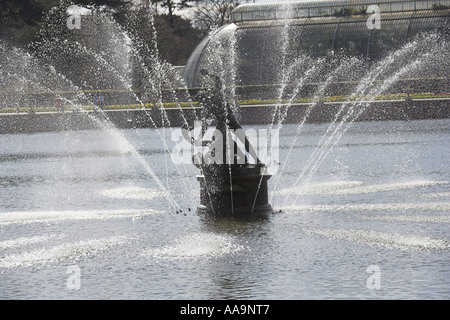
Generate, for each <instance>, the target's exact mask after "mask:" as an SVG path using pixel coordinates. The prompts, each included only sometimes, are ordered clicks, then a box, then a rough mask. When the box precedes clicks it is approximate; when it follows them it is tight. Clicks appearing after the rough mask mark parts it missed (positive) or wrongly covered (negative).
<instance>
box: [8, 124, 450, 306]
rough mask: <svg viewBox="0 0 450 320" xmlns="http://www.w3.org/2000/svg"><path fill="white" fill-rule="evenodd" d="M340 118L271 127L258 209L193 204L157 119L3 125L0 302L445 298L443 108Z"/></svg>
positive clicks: (448, 172)
mask: <svg viewBox="0 0 450 320" xmlns="http://www.w3.org/2000/svg"><path fill="white" fill-rule="evenodd" d="M344 127H346V125H345V126H343V127H342V128H344ZM253 128H266V127H264V126H261V127H253ZM342 128H341V129H339V130H338V131H337V132H336V134H334V135H328V136H324V134H325V133H327V132H329V133H331V132H333V127H329V124H327V123H324V124H305V125H304V126H303V127H302V128H301V131H300V134H297V132H298V128H297V125H295V124H289V125H284V126H283V127H282V128H281V129H280V131H279V134H280V137H279V146H280V148H279V160H280V162H281V165H280V168H279V170H278V172H277V173H276V174H275V175H274V176H273V177H272V178H271V179H270V180H269V190H270V194H269V196H270V198H271V204H272V206H273V207H274V209H275V211H276V213H274V214H272V215H270V216H269V217H268V218H267V219H238V218H223V219H211V218H208V217H203V216H199V215H197V213H196V210H195V208H196V206H197V205H198V204H199V184H198V181H197V180H196V178H195V176H196V175H197V174H199V172H198V171H199V170H198V169H197V168H196V167H195V166H194V165H192V164H184V165H183V164H181V165H174V164H173V162H172V160H171V158H170V154H168V153H167V152H165V151H167V150H171V149H172V148H173V146H174V144H175V142H173V141H171V139H170V134H171V129H169V128H166V129H159V130H156V129H134V130H133V129H129V130H91V131H67V132H49V133H37V134H5V135H0V199H1V206H0V288H1V290H0V298H1V299H448V298H450V269H449V267H448V266H449V263H450V255H449V253H450V160H449V159H450V120H449V119H444V120H420V121H386V122H383V121H380V122H355V123H353V124H351V125H350V126H349V127H348V128H347V130H346V132H345V134H343V135H342V137H340V134H339V133H340V132H343V131H342ZM338 138H340V139H338ZM294 139H295V140H294ZM327 139H330V140H329V141H330V143H329V144H328V145H327V146H325V147H324V148H321V147H320V146H319V145H321V144H322V143H324V142H325V141H328V140H327ZM293 141H295V143H294V144H293ZM288 154H289V158H288V159H286V156H287V155H288ZM315 155H316V156H317V158H314V157H315ZM310 159H317V160H314V161H309V160H310ZM155 177H156V179H158V183H157V182H156V180H155ZM161 185H163V186H165V188H167V190H169V191H170V193H171V196H172V197H173V199H174V200H175V201H176V202H177V204H179V206H180V208H182V212H180V211H179V210H178V209H177V208H174V207H173V206H172V205H171V204H170V202H169V201H168V199H167V197H166V194H165V193H164V192H163V191H162V189H161V187H160V186H161ZM279 211H281V212H279Z"/></svg>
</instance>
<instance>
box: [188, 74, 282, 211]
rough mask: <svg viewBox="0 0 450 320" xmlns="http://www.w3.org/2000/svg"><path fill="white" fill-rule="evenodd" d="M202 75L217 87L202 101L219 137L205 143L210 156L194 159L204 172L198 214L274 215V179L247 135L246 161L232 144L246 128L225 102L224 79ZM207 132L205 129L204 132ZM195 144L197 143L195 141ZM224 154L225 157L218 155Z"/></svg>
mask: <svg viewBox="0 0 450 320" xmlns="http://www.w3.org/2000/svg"><path fill="white" fill-rule="evenodd" d="M202 74H203V75H205V76H208V77H210V78H212V80H213V82H214V86H213V87H212V88H209V89H208V90H207V92H206V93H205V94H203V97H201V98H200V100H201V103H202V105H203V117H202V121H203V122H206V121H207V118H208V117H209V116H213V117H214V118H215V120H216V130H215V133H216V134H215V135H214V137H213V139H212V140H211V141H203V142H202V147H204V149H206V154H205V153H204V154H203V155H199V154H196V155H194V157H193V162H194V164H196V165H197V167H198V168H199V169H200V171H201V174H199V175H197V180H198V181H199V183H200V205H199V206H198V209H197V210H198V212H199V213H200V214H212V215H216V216H230V215H233V216H249V215H255V216H260V215H262V216H264V215H267V214H270V213H272V212H273V209H272V206H271V205H270V204H269V202H268V187H267V181H268V180H269V179H270V177H271V175H270V174H269V173H268V172H267V166H266V165H265V164H264V163H262V162H261V160H260V159H259V158H258V155H257V154H256V151H255V149H254V146H253V145H252V144H251V143H250V141H249V139H248V137H247V136H246V135H245V133H244V134H243V135H240V139H241V141H240V142H241V143H242V144H243V146H244V148H245V155H244V156H243V157H242V156H241V154H240V152H239V150H238V148H239V147H238V145H237V141H234V140H231V141H230V139H229V133H230V130H233V131H236V130H240V132H243V131H242V127H241V125H240V123H239V121H238V120H237V119H236V116H235V114H234V112H233V110H232V109H231V107H230V105H229V104H228V102H227V101H225V100H224V99H223V96H222V94H221V90H222V86H223V83H222V80H221V78H220V77H219V76H217V75H212V74H210V73H209V72H208V71H207V70H206V69H203V70H202ZM205 129H206V128H205V127H204V128H202V130H203V132H204V131H205ZM202 135H203V133H202ZM191 142H193V143H195V142H194V140H191ZM217 146H219V148H217ZM220 151H222V152H221V155H222V157H220V155H219V154H218V153H220ZM211 157H212V158H214V160H213V161H211ZM216 160H218V161H216ZM225 160H227V161H225ZM252 160H253V161H252Z"/></svg>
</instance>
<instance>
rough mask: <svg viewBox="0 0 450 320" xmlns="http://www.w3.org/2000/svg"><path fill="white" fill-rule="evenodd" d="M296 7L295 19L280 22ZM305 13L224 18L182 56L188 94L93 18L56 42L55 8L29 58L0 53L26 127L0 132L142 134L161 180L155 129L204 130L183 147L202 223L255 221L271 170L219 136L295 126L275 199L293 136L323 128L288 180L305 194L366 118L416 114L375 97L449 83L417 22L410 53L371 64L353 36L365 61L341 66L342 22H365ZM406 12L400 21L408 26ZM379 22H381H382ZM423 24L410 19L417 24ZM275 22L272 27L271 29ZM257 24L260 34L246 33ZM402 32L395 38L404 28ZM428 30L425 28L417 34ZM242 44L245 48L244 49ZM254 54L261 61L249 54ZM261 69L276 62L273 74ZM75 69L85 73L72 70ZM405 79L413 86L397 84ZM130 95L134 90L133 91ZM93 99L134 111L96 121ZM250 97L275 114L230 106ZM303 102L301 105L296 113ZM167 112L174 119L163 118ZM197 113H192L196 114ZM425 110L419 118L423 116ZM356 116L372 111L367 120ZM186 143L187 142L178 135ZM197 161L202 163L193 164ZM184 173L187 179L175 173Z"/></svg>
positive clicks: (166, 69) (154, 54)
mask: <svg viewBox="0 0 450 320" xmlns="http://www.w3.org/2000/svg"><path fill="white" fill-rule="evenodd" d="M305 3H306V2H305ZM295 5H298V6H299V7H298V8H297V7H295V8H296V9H295V10H294V11H292V10H290V9H293V8H294V7H292V6H295ZM315 5H317V6H320V4H317V3H316V2H314V1H312V2H308V3H306V4H298V3H295V4H289V6H288V7H285V6H282V5H276V6H272V5H263V7H262V8H263V9H264V10H263V11H261V12H263V13H264V14H263V16H262V17H260V16H259V17H257V16H255V15H256V14H257V13H255V12H256V11H258V10H257V9H258V8H256V7H255V6H252V5H244V6H241V7H239V8H238V9H236V10H235V12H234V22H235V23H233V24H230V25H228V26H225V27H223V28H221V29H218V30H216V31H214V32H212V33H211V35H210V36H208V37H207V38H206V39H205V40H204V42H203V43H202V44H200V45H199V47H198V48H197V49H196V50H195V52H194V53H193V54H192V57H191V59H190V60H189V62H188V64H187V66H186V69H185V72H184V78H185V80H186V82H187V83H186V85H185V87H182V88H181V89H180V82H183V79H179V78H177V77H176V76H175V72H174V69H173V68H172V67H171V66H170V65H168V64H167V63H165V62H164V61H162V60H161V59H160V58H159V57H158V50H157V46H156V41H155V39H154V38H155V37H156V36H154V37H153V41H152V42H151V43H145V42H144V41H142V39H140V38H139V35H137V34H132V33H130V32H129V31H126V30H124V29H123V28H121V27H120V26H119V25H118V24H117V23H116V22H115V21H114V20H113V19H112V18H111V16H109V15H107V14H106V13H102V12H95V11H94V12H91V13H89V14H87V16H83V17H82V18H83V19H82V20H81V22H82V25H83V28H81V30H79V31H77V30H70V32H72V33H70V36H67V34H66V33H67V32H68V30H66V26H65V25H64V24H62V25H61V24H58V23H60V22H61V21H66V20H65V19H64V18H65V17H66V12H65V11H64V10H65V8H61V9H60V10H59V11H55V12H56V13H57V14H58V16H57V18H58V19H55V21H52V20H51V19H50V21H51V23H48V26H49V27H48V29H46V30H43V33H42V34H43V39H42V40H41V42H40V43H38V44H36V48H37V49H38V50H37V52H38V53H39V54H38V55H37V57H33V56H31V55H30V54H28V53H25V52H22V51H21V50H19V49H14V50H9V49H7V47H6V45H0V52H2V55H4V56H6V57H7V58H6V60H5V63H4V65H2V66H1V68H3V69H0V71H1V72H2V75H4V76H3V77H2V80H0V85H2V86H4V87H5V88H6V89H7V90H5V92H7V94H6V95H3V96H1V97H0V98H1V101H0V102H1V104H2V105H3V104H5V105H8V106H10V107H13V110H14V111H15V110H17V113H23V111H24V110H23V107H24V106H23V104H25V103H26V104H27V105H28V106H30V107H29V108H30V112H28V114H26V115H24V114H22V115H14V116H12V115H8V117H9V118H11V119H13V120H16V119H25V120H24V121H23V122H19V121H17V122H14V121H11V122H10V123H9V124H8V125H6V126H4V127H3V126H2V127H1V128H0V130H5V132H33V131H40V130H42V131H45V130H46V129H48V130H81V129H92V128H94V129H98V128H100V129H101V130H111V131H112V132H117V131H119V130H117V129H118V128H137V127H152V128H154V129H155V130H156V136H157V137H158V138H159V140H160V142H161V143H162V144H163V149H164V155H165V173H166V180H167V179H168V176H169V166H170V159H169V154H170V146H169V144H168V140H167V138H166V128H169V129H170V130H172V128H173V127H177V126H180V125H182V126H183V127H184V128H189V127H190V125H191V124H190V121H193V120H196V121H201V122H202V125H201V127H202V129H201V133H200V135H201V136H203V135H204V134H205V133H206V131H207V126H208V123H212V122H211V121H215V129H216V130H215V134H214V136H213V139H212V140H210V141H203V140H202V139H199V140H200V141H201V142H200V144H198V141H197V140H196V139H194V141H193V145H194V149H198V150H197V151H199V150H200V153H199V154H197V156H196V158H194V164H195V165H196V166H197V167H198V168H199V169H200V175H198V176H197V180H198V183H199V184H200V206H199V207H198V211H199V212H200V213H208V214H209V213H210V214H212V215H237V216H240V215H259V214H263V215H266V214H267V213H271V212H272V211H273V208H272V206H271V204H270V203H269V202H272V199H273V196H272V198H271V200H270V201H269V188H268V180H269V179H270V178H271V176H272V175H273V174H272V173H271V172H269V170H268V167H267V165H270V164H268V163H265V159H260V158H259V157H258V155H257V154H256V151H255V147H256V146H255V145H254V143H251V142H250V140H251V139H249V138H248V137H247V136H246V135H245V134H237V135H235V138H237V139H235V140H233V139H229V137H230V132H232V131H233V132H243V129H242V125H247V124H268V125H269V127H270V128H272V127H276V128H277V129H281V128H282V127H283V125H285V124H288V123H295V124H297V125H298V126H297V128H296V131H295V138H294V140H293V142H292V145H291V146H290V149H289V152H288V154H287V156H286V159H285V161H282V168H281V171H280V172H279V173H278V174H277V177H276V181H275V184H274V187H273V189H274V190H276V189H277V187H278V184H279V182H280V180H281V177H282V176H283V175H284V173H285V171H286V170H288V167H287V161H288V160H289V157H290V156H291V153H292V149H293V148H294V146H295V144H296V143H297V141H298V138H299V137H300V136H301V131H302V127H303V124H305V123H306V122H308V121H310V122H329V123H330V125H329V127H328V129H327V130H326V132H325V133H324V135H323V137H322V139H321V140H320V141H319V144H318V145H317V147H316V149H315V150H314V152H313V154H312V155H311V156H310V159H309V160H308V161H307V163H306V164H305V167H304V168H303V170H301V171H300V173H299V174H298V175H297V176H296V179H295V180H294V181H295V182H294V184H295V185H298V184H300V183H302V182H303V183H304V184H307V182H308V181H309V179H310V178H311V177H312V176H313V175H314V173H315V172H316V171H317V168H318V167H319V166H320V165H321V163H322V162H323V160H324V159H325V158H326V156H327V154H328V153H329V152H330V150H331V149H332V148H333V147H334V146H335V145H337V144H338V142H339V140H340V138H341V137H342V136H343V135H344V134H345V132H346V130H347V129H348V126H349V125H350V124H351V123H352V122H353V121H356V120H358V119H366V120H367V119H369V120H373V117H374V116H373V114H374V113H375V114H376V116H377V117H381V116H382V115H383V114H384V113H386V114H389V112H392V110H393V109H394V110H399V111H397V113H398V114H400V115H401V116H404V114H405V110H412V111H414V110H415V109H416V103H418V102H417V100H414V99H412V98H411V96H410V93H409V92H408V95H407V97H406V101H405V104H403V103H402V104H397V105H396V106H400V107H399V109H395V108H394V107H392V106H391V105H388V107H387V108H386V107H384V109H381V110H382V112H378V111H379V109H377V108H376V107H374V105H375V103H374V102H376V100H377V98H378V96H380V95H383V94H385V95H387V94H388V93H390V92H389V90H397V92H398V90H402V89H403V85H404V83H407V84H409V85H411V86H412V87H413V88H412V89H411V90H410V91H411V92H416V91H417V90H428V89H429V88H430V85H431V86H435V87H436V88H439V90H440V91H441V92H444V91H445V88H446V81H448V77H447V78H445V75H444V76H442V74H443V73H444V74H445V72H446V70H448V69H446V68H445V67H443V68H439V67H437V66H438V65H439V63H441V62H437V61H441V60H439V59H440V58H441V57H442V52H445V50H446V49H445V48H446V47H447V46H448V44H447V41H446V38H445V32H444V36H442V35H440V34H438V33H434V31H433V32H431V33H429V34H425V35H423V36H419V37H416V38H414V37H413V36H417V35H416V33H418V28H417V26H416V24H417V23H418V22H417V21H418V20H417V21H416V20H415V19H416V18H415V16H412V15H411V16H410V20H411V21H410V24H411V25H410V27H408V28H407V32H408V35H409V37H410V42H409V43H406V44H405V42H404V40H401V41H400V42H401V43H400V44H401V45H402V46H403V47H402V46H400V44H399V41H397V42H396V43H395V44H396V46H395V50H393V53H391V54H390V55H384V56H383V58H381V59H378V60H376V59H375V58H376V57H379V56H380V54H381V53H380V52H381V51H380V50H381V49H380V48H378V49H377V50H375V49H376V43H377V42H376V41H378V40H379V39H378V37H379V36H380V35H379V34H378V30H375V31H372V30H371V31H370V33H369V35H368V36H367V35H366V34H365V33H364V32H362V31H361V30H360V31H361V32H362V33H363V34H364V36H365V37H366V36H367V37H368V42H367V43H368V45H367V46H364V45H362V42H361V43H358V46H357V49H358V50H359V51H361V50H362V51H364V48H365V49H367V50H366V51H365V52H364V53H365V54H364V55H363V56H362V57H360V56H357V55H356V56H352V57H348V55H341V53H336V52H334V51H333V50H335V49H336V46H337V45H338V44H339V43H341V42H342V43H347V42H345V41H349V42H348V43H347V44H349V46H350V44H351V43H352V41H353V39H351V37H347V31H348V30H347V28H350V25H351V24H350V22H349V21H347V20H351V21H354V20H355V19H356V20H355V21H357V23H358V25H359V24H361V25H364V26H365V20H366V18H367V17H365V16H364V15H362V14H358V15H355V17H351V18H349V17H348V16H347V15H346V14H343V16H342V17H340V16H339V19H338V18H337V16H338V14H337V13H333V12H331V11H330V10H331V9H330V8H328V7H327V8H326V10H328V11H327V12H328V13H327V14H325V13H323V12H322V13H320V12H321V11H320V12H319V11H314V10H315V9H317V8H316V7H314V6H315ZM304 6H309V7H311V6H312V7H311V8H309V7H308V10H309V11H308V12H309V13H308V14H309V15H308V17H306V16H304V15H303V14H304V13H305V12H306V11H304V10H306V9H304ZM305 8H306V7H305ZM297 9H298V10H297ZM313 9H314V10H313ZM447 11H448V9H445V10H438V11H436V12H433V13H434V14H435V15H436V16H437V17H439V19H438V20H439V21H438V22H439V23H441V22H442V21H444V20H445V19H446V17H445V14H446V13H447ZM258 12H259V11H258ZM274 12H275V13H276V14H275V15H274V14H273V13H274ZM312 12H315V13H314V14H315V16H314V14H313V15H311V14H312ZM405 12H406V11H405ZM405 12H402V13H401V15H402V16H403V15H407V13H405ZM56 13H54V14H56ZM389 14H390V13H389V12H388V13H386V18H388V17H389ZM408 14H409V13H408ZM423 14H424V13H423V12H420V14H419V13H418V15H420V16H422V15H423ZM297 15H298V16H297ZM425 16H426V15H425ZM250 17H251V18H250ZM276 17H282V18H281V19H280V20H277V18H276ZM353 18H354V19H353ZM302 19H306V20H305V21H303V20H302ZM424 19H425V18H424ZM443 19H444V20H443ZM256 20H258V21H260V20H261V21H262V22H261V23H260V24H257V25H255V27H251V26H253V25H254V24H255V21H256ZM310 20H311V21H310ZM312 20H314V21H316V20H317V21H316V22H317V25H320V24H321V23H324V25H326V26H327V28H326V29H327V32H328V33H327V34H328V36H330V37H331V38H332V41H331V42H330V43H328V42H327V44H328V45H329V46H328V47H327V46H324V45H322V44H321V43H320V41H319V42H318V43H314V41H312V38H311V30H312V29H311V28H313V29H314V28H318V27H317V25H316V23H312V22H313V21H312ZM322 20H323V21H322ZM403 20H404V19H403V18H402V22H401V28H403V27H405V24H404V21H403ZM441 20H442V21H441ZM352 23H353V22H352ZM329 26H334V27H333V28H329ZM432 26H434V25H433V24H432V23H431V22H430V21H428V20H426V27H427V30H428V29H430V28H431V27H432ZM250 27H251V28H250ZM310 29H311V30H310ZM261 30H263V31H264V32H261ZM314 30H315V29H314ZM330 30H331V31H333V32H330ZM345 30H347V31H345ZM402 30H403V29H402ZM266 31H267V33H265V32H266ZM413 31H414V32H413ZM77 32H78V33H77ZM344 35H345V37H344ZM66 36H67V38H65V37H66ZM262 36H264V37H266V38H265V39H264V41H258V39H259V40H261V37H262ZM54 38H56V40H53V39H54ZM97 38H101V41H97V40H98V39H97ZM297 38H298V39H301V40H302V41H301V44H302V45H303V47H302V48H303V49H305V50H304V51H305V52H306V53H305V52H303V51H302V50H300V49H302V48H299V47H298V46H299V44H297V45H296V44H295V43H292V39H297ZM344 38H345V39H344ZM249 39H250V40H252V39H253V40H252V41H248V40H249ZM254 39H256V42H255V41H254ZM328 40H330V39H328ZM397 40H398V39H397ZM308 41H309V42H311V43H308ZM252 44H255V47H254V48H253V47H252V46H251V45H252ZM263 45H264V46H265V47H264V46H263ZM98 47H99V48H98ZM350 47H351V46H350ZM397 47H398V49H397ZM320 48H322V49H323V50H322V51H321V50H319V49H320ZM369 48H370V50H372V51H370V50H369ZM258 50H260V51H258ZM383 50H384V49H383ZM260 52H262V53H264V54H258V53H260ZM370 52H373V55H372V54H369V53H370ZM386 52H387V51H386ZM386 52H383V53H386ZM269 53H271V54H269ZM320 53H321V54H320ZM360 53H361V52H360ZM67 56H70V57H72V60H71V61H70V63H67V62H66V60H65V59H64V58H66V57H67ZM278 58H280V59H278ZM270 59H271V60H274V61H276V62H277V63H278V66H277V63H275V64H274V63H273V61H272V62H271V61H269V60H270ZM370 59H373V60H370ZM77 61H82V62H84V63H85V64H84V65H83V66H82V67H80V68H77V66H76V64H77V63H78V62H77ZM42 62H44V63H43V64H42ZM17 64H20V66H18V65H17ZM277 67H278V68H277ZM25 69H27V70H25ZM424 70H425V71H429V73H427V72H423V71H424ZM266 71H267V72H266ZM435 71H436V74H437V75H438V76H435V77H434V78H432V79H430V77H429V74H433V75H434V73H433V72H435ZM86 74H88V75H89V76H86ZM406 77H414V79H416V80H417V79H418V80H417V81H416V80H414V79H413V80H414V81H413V80H411V79H406V80H405V79H404V78H406ZM136 78H138V79H137V80H136ZM422 83H424V85H422ZM135 85H137V86H138V87H139V88H138V89H136V88H135ZM197 86H198V87H200V89H203V90H205V92H204V93H203V94H202V95H199V96H197V97H195V96H194V93H195V92H196V90H199V88H197ZM99 87H102V89H103V91H102V94H103V93H104V94H105V95H106V101H110V100H113V101H114V103H116V104H117V105H119V106H126V105H133V106H134V109H131V108H124V110H119V111H118V112H114V111H115V110H101V108H98V106H95V105H94V104H93V103H92V101H93V98H95V95H96V94H98V93H100V92H99V91H98V89H99ZM202 87H203V88H202ZM11 88H14V90H10V89H11ZM393 88H394V89H393ZM8 90H9V91H8ZM394 92H395V91H394ZM252 95H254V96H256V97H261V101H262V102H264V101H266V100H268V99H269V98H272V100H273V101H274V103H272V104H269V105H266V106H258V107H252V108H246V107H239V105H238V103H236V100H237V99H239V98H240V99H245V98H253V97H252ZM336 96H337V97H341V98H340V99H341V100H339V101H336V102H335V101H329V100H328V101H327V99H329V98H332V97H336ZM305 97H307V99H306V100H305V101H301V100H302V99H305ZM53 99H55V101H56V100H57V101H63V102H64V104H66V105H70V107H69V108H66V112H65V113H64V114H60V113H59V112H58V114H56V115H54V114H45V115H44V114H43V113H37V114H35V113H34V111H33V110H34V109H33V108H34V106H35V105H39V104H41V105H42V104H45V103H48V101H49V100H53ZM299 100H300V102H299ZM46 101H47V102H46ZM402 101H403V100H402ZM168 102H169V103H172V104H173V105H174V107H172V108H167V107H166V103H168ZM182 102H184V105H183V106H182ZM197 102H198V104H199V106H196V105H195V103H197ZM383 103H384V102H383V101H382V102H380V103H377V104H380V105H381V104H383ZM421 103H422V104H426V103H427V102H423V101H421ZM433 103H435V104H436V105H438V104H439V106H438V107H439V109H437V111H436V113H442V112H443V111H442V110H444V109H446V108H445V107H446V103H447V101H446V100H445V101H443V102H442V101H437V100H436V101H434V102H433ZM369 106H370V107H369ZM200 107H201V108H200ZM427 107H428V105H427V104H426V105H425V108H427ZM14 108H15V109H14ZM21 108H22V109H21ZM67 109H68V110H67ZM447 109H448V108H447ZM199 110H201V111H200V112H199ZM372 110H375V111H372ZM421 110H422V109H421ZM430 110H431V108H428V109H427V112H431V111H430ZM19 111H20V112H19ZM25 111H27V110H25ZM31 111H33V112H31ZM70 111H72V112H70ZM367 111H372V115H370V112H367ZM366 113H368V114H369V116H367V117H368V118H364V117H363V116H364V115H365V114H366ZM199 114H200V116H199ZM408 116H409V115H406V116H405V118H408ZM444 116H445V115H444ZM44 117H45V118H44ZM6 118H7V117H6V116H5V117H4V118H3V119H6ZM9 118H8V119H9ZM55 118H57V120H58V121H55ZM378 119H379V118H378ZM381 119H382V118H381ZM194 131H195V130H194ZM115 136H120V135H118V134H115ZM187 139H188V140H189V142H192V140H191V139H192V137H191V136H190V134H189V133H188V136H187ZM219 145H220V146H219ZM131 149H132V150H133V152H131V153H132V154H133V155H134V156H135V157H136V158H138V159H141V160H140V162H141V164H142V165H143V166H144V167H145V168H146V171H147V172H148V173H150V175H151V177H152V178H153V179H154V180H155V181H156V184H157V186H158V188H159V189H161V190H162V191H163V193H164V194H166V196H167V198H168V199H169V207H170V208H174V209H180V205H179V204H178V203H177V201H176V199H175V195H174V194H173V193H172V192H170V190H169V189H170V188H169V187H168V185H167V183H166V185H164V183H163V181H162V180H163V179H161V178H160V177H157V175H156V174H155V173H154V172H153V171H152V168H151V166H150V165H149V164H147V163H146V162H145V161H143V160H142V157H140V155H139V153H138V152H137V151H136V150H135V149H134V148H131ZM240 149H243V150H240ZM203 150H207V151H206V152H203V153H202V151H203ZM184 170H185V172H186V168H184ZM176 172H177V174H178V175H179V176H180V177H181V180H182V181H183V184H184V185H185V189H186V190H189V187H188V186H187V183H186V179H188V177H186V174H185V172H181V170H180V168H179V167H178V166H176ZM187 193H188V192H186V194H187ZM190 200H191V201H193V200H192V199H190ZM297 200H298V197H296V198H295V199H294V200H291V199H290V198H287V199H285V200H284V201H283V204H284V205H287V204H289V203H293V204H295V203H296V202H297ZM290 201H293V202H290Z"/></svg>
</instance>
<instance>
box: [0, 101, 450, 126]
mask: <svg viewBox="0 0 450 320" xmlns="http://www.w3.org/2000/svg"><path fill="white" fill-rule="evenodd" d="M346 103H347V102H345V101H344V102H342V101H337V102H335V101H332V102H329V101H328V102H320V103H319V104H317V105H316V106H314V108H312V109H311V110H310V113H309V115H308V117H307V118H306V121H305V122H306V123H324V122H330V121H333V120H334V119H335V118H336V115H337V114H338V112H339V110H340V108H341V107H343V106H345V104H346ZM364 103H365V102H364ZM354 104H355V105H356V111H357V108H358V106H357V104H358V102H357V101H352V103H351V104H349V105H354ZM369 104H370V105H369V106H368V107H367V108H365V110H364V111H363V112H362V114H361V115H360V116H359V117H358V118H357V119H356V120H355V121H388V120H420V119H446V118H450V98H426V99H412V101H410V102H406V101H405V100H398V99H397V100H374V101H371V102H369ZM311 105H312V103H310V102H304V103H293V104H292V105H290V107H289V108H287V105H286V104H253V105H241V107H240V109H239V114H238V115H237V116H238V118H239V120H240V122H241V124H242V125H262V124H270V123H272V122H273V117H274V109H275V108H276V107H277V106H278V107H279V109H281V110H282V112H283V113H284V112H285V119H284V121H283V123H300V122H301V121H303V119H304V117H305V115H306V114H307V112H308V109H309V107H310V106H311ZM165 110H166V114H167V119H163V116H162V112H161V110H160V109H147V110H142V109H113V110H103V111H66V112H61V113H58V112H56V111H45V112H36V113H0V134H14V133H37V132H54V131H73V130H93V129H101V126H100V124H99V121H98V120H97V119H98V118H100V119H104V118H107V119H108V120H109V121H110V122H111V123H112V124H113V125H115V126H116V127H117V128H120V129H133V128H154V127H162V126H163V125H164V126H167V127H168V126H170V127H180V126H182V125H183V124H184V122H185V121H187V122H188V123H189V124H193V122H194V120H195V119H196V118H197V117H198V115H199V113H200V110H201V108H200V107H180V108H166V109H165ZM346 113H347V111H346V109H345V110H344V112H342V116H343V115H345V114H346ZM342 116H339V117H338V118H337V121H341V120H342ZM167 120H168V122H167ZM277 120H278V119H275V122H277ZM350 120H352V119H350ZM168 123H170V125H168Z"/></svg>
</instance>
